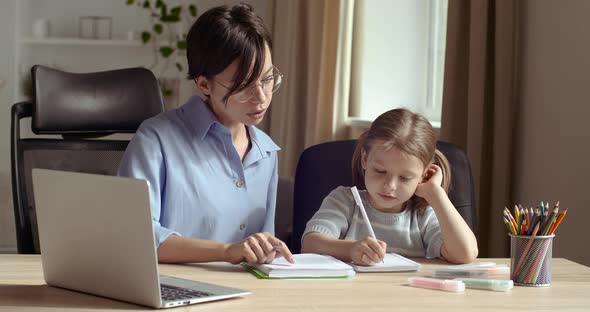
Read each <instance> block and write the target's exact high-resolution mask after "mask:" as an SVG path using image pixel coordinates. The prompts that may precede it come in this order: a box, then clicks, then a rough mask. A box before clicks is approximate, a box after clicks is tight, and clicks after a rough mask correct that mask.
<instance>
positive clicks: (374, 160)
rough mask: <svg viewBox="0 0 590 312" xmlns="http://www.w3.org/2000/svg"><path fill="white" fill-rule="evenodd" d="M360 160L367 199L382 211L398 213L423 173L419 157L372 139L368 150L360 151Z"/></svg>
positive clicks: (412, 193)
mask: <svg viewBox="0 0 590 312" xmlns="http://www.w3.org/2000/svg"><path fill="white" fill-rule="evenodd" d="M361 162H362V166H363V169H364V171H365V186H366V187H367V192H368V195H369V202H370V203H371V205H373V207H375V209H377V210H379V211H382V212H390V213H397V212H401V211H402V209H403V207H404V206H403V204H404V203H405V202H406V201H407V200H408V199H410V198H411V197H412V196H413V195H414V192H415V191H416V187H417V186H418V183H420V182H422V178H423V176H424V173H425V167H424V164H423V163H422V161H421V160H420V159H418V158H417V157H415V156H410V155H407V154H405V153H403V152H401V151H400V150H399V149H397V148H396V147H391V148H389V149H388V150H386V149H385V148H384V147H383V142H375V144H373V147H372V148H371V150H370V151H369V153H367V152H366V151H365V150H363V151H362V155H361Z"/></svg>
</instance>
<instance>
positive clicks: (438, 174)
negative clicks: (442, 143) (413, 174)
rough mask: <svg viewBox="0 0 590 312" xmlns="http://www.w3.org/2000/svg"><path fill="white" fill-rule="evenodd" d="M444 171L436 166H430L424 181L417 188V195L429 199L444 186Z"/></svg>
mask: <svg viewBox="0 0 590 312" xmlns="http://www.w3.org/2000/svg"><path fill="white" fill-rule="evenodd" d="M442 178H443V175H442V169H441V168H440V167H439V166H437V165H435V164H430V165H429V166H428V169H426V173H424V179H423V180H422V182H421V183H418V186H417V187H416V195H418V196H420V197H422V198H427V197H429V195H430V194H432V193H433V192H434V191H435V190H436V189H437V188H438V187H440V186H441V184H442Z"/></svg>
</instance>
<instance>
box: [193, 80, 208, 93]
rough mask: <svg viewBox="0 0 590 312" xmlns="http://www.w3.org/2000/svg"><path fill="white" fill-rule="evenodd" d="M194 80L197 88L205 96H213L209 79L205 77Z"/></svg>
mask: <svg viewBox="0 0 590 312" xmlns="http://www.w3.org/2000/svg"><path fill="white" fill-rule="evenodd" d="M194 80H195V84H196V85H197V88H199V90H200V91H201V92H202V93H203V94H204V95H205V96H210V95H211V85H210V83H209V79H207V78H206V77H204V76H199V77H197V78H195V79H194Z"/></svg>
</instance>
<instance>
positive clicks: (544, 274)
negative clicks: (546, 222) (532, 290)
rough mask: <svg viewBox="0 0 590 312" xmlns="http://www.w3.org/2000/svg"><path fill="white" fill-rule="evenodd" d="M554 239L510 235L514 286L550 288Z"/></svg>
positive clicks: (511, 273) (511, 274)
mask: <svg viewBox="0 0 590 312" xmlns="http://www.w3.org/2000/svg"><path fill="white" fill-rule="evenodd" d="M553 237H555V235H548V236H528V235H512V234H510V278H511V279H512V281H513V282H514V285H520V286H549V285H550V284H551V258H552V249H553Z"/></svg>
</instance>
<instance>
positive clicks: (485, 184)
mask: <svg viewBox="0 0 590 312" xmlns="http://www.w3.org/2000/svg"><path fill="white" fill-rule="evenodd" d="M517 16H518V10H517V0H498V1H494V0H476V1H471V0H449V7H448V26H447V47H446V60H445V77H444V91H443V105H442V107H443V108H442V110H443V111H442V126H441V139H442V140H445V141H449V142H452V143H455V144H457V145H459V146H461V147H462V148H463V149H464V150H465V151H466V152H467V155H468V157H469V159H470V161H471V166H472V169H473V175H474V178H475V193H476V196H477V199H478V200H477V207H478V238H479V249H480V256H488V257H504V256H506V255H507V252H508V237H507V235H506V233H505V227H504V225H503V223H502V209H503V207H504V206H510V205H511V204H514V203H513V200H512V198H513V196H512V189H513V177H512V176H511V173H512V165H513V162H514V158H515V155H514V148H513V143H514V136H515V134H516V132H515V120H516V118H515V114H516V113H517V112H518V109H517V108H518V107H517V101H516V97H515V81H516V61H515V55H516V44H515V43H516V39H517V38H516V37H517V36H516V34H517V33H518V29H517V23H516V18H517Z"/></svg>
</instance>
